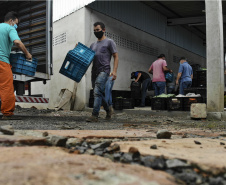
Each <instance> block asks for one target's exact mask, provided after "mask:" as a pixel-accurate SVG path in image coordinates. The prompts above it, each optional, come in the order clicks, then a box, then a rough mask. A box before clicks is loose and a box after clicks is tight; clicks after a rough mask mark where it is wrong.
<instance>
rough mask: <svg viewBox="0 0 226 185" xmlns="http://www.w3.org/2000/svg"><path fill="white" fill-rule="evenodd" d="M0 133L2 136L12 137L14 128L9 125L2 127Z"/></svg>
mask: <svg viewBox="0 0 226 185" xmlns="http://www.w3.org/2000/svg"><path fill="white" fill-rule="evenodd" d="M0 131H1V132H2V133H3V134H6V135H13V134H14V128H13V127H12V126H11V125H4V126H1V127H0Z"/></svg>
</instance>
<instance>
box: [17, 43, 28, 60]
mask: <svg viewBox="0 0 226 185" xmlns="http://www.w3.org/2000/svg"><path fill="white" fill-rule="evenodd" d="M14 44H15V45H16V47H17V48H19V49H20V50H21V51H23V53H24V54H25V56H26V58H27V59H28V60H31V59H32V55H31V54H30V53H29V52H28V50H27V49H26V47H25V46H24V44H23V43H22V42H21V41H20V40H14Z"/></svg>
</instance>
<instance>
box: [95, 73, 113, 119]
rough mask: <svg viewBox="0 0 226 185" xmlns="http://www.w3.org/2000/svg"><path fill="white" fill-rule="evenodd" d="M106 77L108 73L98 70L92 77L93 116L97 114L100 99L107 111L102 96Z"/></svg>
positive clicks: (106, 104)
mask: <svg viewBox="0 0 226 185" xmlns="http://www.w3.org/2000/svg"><path fill="white" fill-rule="evenodd" d="M108 77H109V74H108V73H105V72H100V73H99V74H98V75H97V77H96V78H92V84H94V104H93V113H92V114H93V115H94V116H98V115H99V112H100V107H101V105H102V101H103V106H104V110H106V111H107V112H108V111H109V106H108V103H107V102H106V101H105V98H104V89H105V84H106V82H107V79H108Z"/></svg>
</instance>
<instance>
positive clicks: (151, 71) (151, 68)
mask: <svg viewBox="0 0 226 185" xmlns="http://www.w3.org/2000/svg"><path fill="white" fill-rule="evenodd" d="M148 72H149V73H151V74H153V65H151V67H150V68H149V70H148Z"/></svg>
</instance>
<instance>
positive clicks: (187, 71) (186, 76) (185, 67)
mask: <svg viewBox="0 0 226 185" xmlns="http://www.w3.org/2000/svg"><path fill="white" fill-rule="evenodd" d="M192 78H193V70H192V67H191V66H190V65H189V64H188V62H187V60H186V58H185V57H181V59H180V67H179V71H178V75H177V80H176V84H177V85H178V84H179V80H180V94H182V95H184V89H187V88H190V87H191V85H192Z"/></svg>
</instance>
